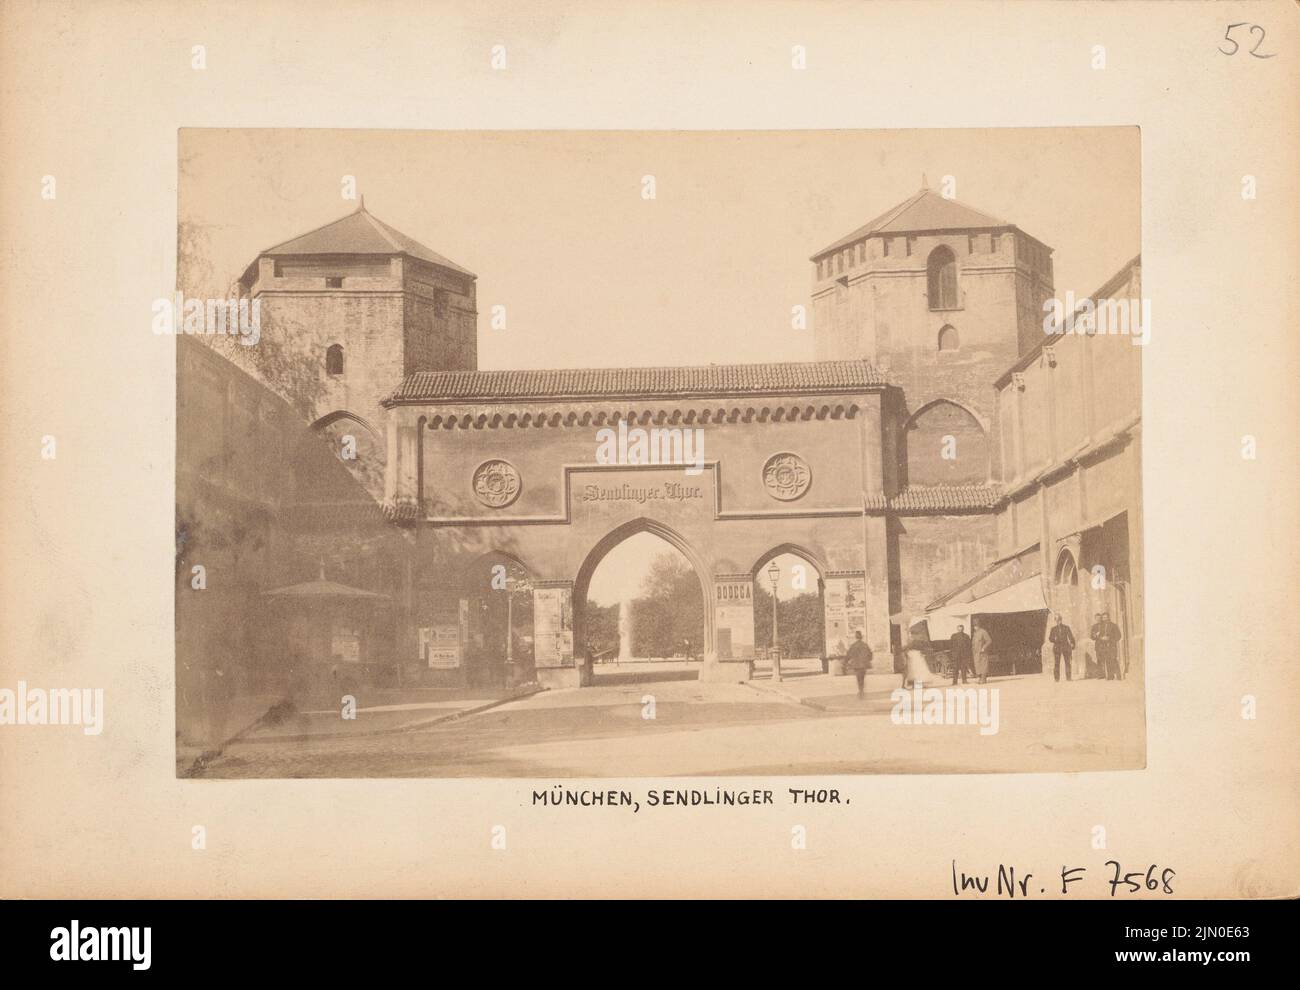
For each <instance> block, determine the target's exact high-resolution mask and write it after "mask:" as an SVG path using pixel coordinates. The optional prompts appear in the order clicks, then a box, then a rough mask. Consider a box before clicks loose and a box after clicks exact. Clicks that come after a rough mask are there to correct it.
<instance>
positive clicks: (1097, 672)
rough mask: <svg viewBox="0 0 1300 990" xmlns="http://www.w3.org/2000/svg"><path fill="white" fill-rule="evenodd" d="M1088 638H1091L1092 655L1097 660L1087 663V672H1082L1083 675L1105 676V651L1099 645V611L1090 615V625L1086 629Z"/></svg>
mask: <svg viewBox="0 0 1300 990" xmlns="http://www.w3.org/2000/svg"><path fill="white" fill-rule="evenodd" d="M1088 638H1089V639H1090V640H1092V652H1093V656H1095V657H1096V658H1097V662H1096V663H1095V664H1092V663H1090V664H1088V667H1087V673H1086V674H1084V676H1085V677H1105V676H1106V661H1105V659H1104V658H1105V653H1103V652H1102V651H1103V649H1104V648H1103V647H1102V645H1101V613H1100V612H1098V613H1097V614H1096V615H1094V616H1093V617H1092V627H1091V628H1090V629H1089V630H1088Z"/></svg>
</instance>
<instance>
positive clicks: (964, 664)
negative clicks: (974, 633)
mask: <svg viewBox="0 0 1300 990" xmlns="http://www.w3.org/2000/svg"><path fill="white" fill-rule="evenodd" d="M948 653H949V655H950V656H951V657H952V682H953V683H954V684H956V683H957V674H958V673H960V674H961V682H962V683H963V684H965V683H967V681H966V674H967V673H968V672H969V671H970V661H971V651H970V637H969V636H967V635H966V627H965V626H963V625H958V626H957V631H956V632H955V633H953V634H952V636H951V637H949V639H948Z"/></svg>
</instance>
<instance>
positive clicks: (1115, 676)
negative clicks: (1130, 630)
mask: <svg viewBox="0 0 1300 990" xmlns="http://www.w3.org/2000/svg"><path fill="white" fill-rule="evenodd" d="M1123 638H1124V637H1123V635H1122V634H1121V633H1120V631H1119V626H1117V625H1115V623H1113V622H1111V621H1110V613H1109V612H1102V613H1101V643H1104V644H1105V647H1106V652H1105V653H1104V654H1103V653H1102V648H1101V645H1100V644H1099V645H1098V647H1097V659H1098V660H1100V661H1102V664H1101V665H1102V669H1104V670H1105V671H1106V680H1108V681H1122V680H1123V679H1124V675H1123V673H1121V672H1120V669H1119V641H1120V640H1121V639H1123Z"/></svg>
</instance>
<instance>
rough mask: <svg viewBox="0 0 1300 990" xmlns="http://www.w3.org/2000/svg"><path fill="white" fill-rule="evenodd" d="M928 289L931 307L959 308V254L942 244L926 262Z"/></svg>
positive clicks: (931, 253)
mask: <svg viewBox="0 0 1300 990" xmlns="http://www.w3.org/2000/svg"><path fill="white" fill-rule="evenodd" d="M925 268H926V291H927V293H928V295H929V297H930V308H931V309H956V308H957V256H956V255H954V254H953V253H952V251H951V249H949V248H947V247H945V246H943V245H940V246H939V247H937V248H935V249H934V250H933V251H931V252H930V260H929V261H928V262H927V263H926V266H925Z"/></svg>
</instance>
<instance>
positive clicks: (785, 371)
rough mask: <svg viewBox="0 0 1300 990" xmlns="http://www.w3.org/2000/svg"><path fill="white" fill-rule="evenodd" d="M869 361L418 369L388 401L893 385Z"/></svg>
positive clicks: (837, 389)
mask: <svg viewBox="0 0 1300 990" xmlns="http://www.w3.org/2000/svg"><path fill="white" fill-rule="evenodd" d="M886 384H887V382H886V381H885V377H884V376H883V375H882V374H881V373H880V372H879V371H877V370H876V369H875V368H873V367H872V366H871V365H870V364H868V363H867V362H866V361H806V362H782V363H775V364H708V365H701V366H697V367H678V368H560V369H549V370H538V371H418V372H416V373H415V374H413V375H408V376H407V377H406V379H405V380H403V382H402V384H401V385H400V386H399V387H398V389H397V391H396V392H394V393H393V394H392V396H391V397H390V398H389V399H387V400H386V403H401V402H428V401H443V402H448V401H452V402H455V401H471V402H472V401H490V400H494V399H589V398H602V397H610V396H619V397H622V396H696V395H698V396H705V397H711V396H721V395H778V394H784V393H799V394H806V393H809V392H845V391H852V390H854V389H863V388H878V387H883V386H884V385H886Z"/></svg>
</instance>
